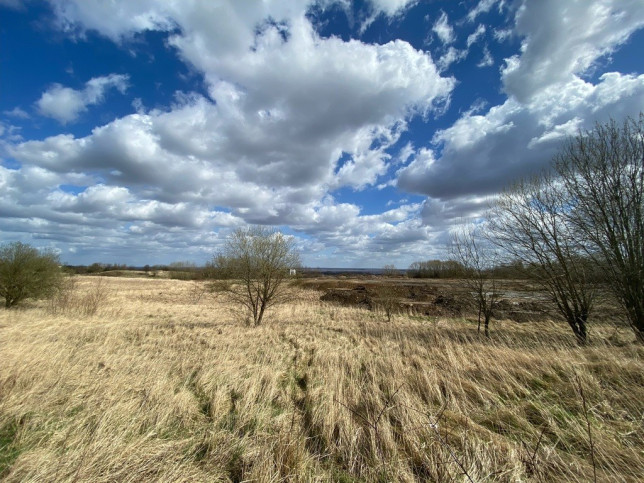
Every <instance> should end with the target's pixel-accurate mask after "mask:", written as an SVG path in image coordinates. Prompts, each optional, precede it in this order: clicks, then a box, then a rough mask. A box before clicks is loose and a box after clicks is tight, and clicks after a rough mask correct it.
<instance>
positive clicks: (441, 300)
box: [320, 280, 466, 316]
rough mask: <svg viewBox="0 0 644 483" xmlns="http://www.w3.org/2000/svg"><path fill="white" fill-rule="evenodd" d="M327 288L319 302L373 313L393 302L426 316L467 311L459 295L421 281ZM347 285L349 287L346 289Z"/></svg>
mask: <svg viewBox="0 0 644 483" xmlns="http://www.w3.org/2000/svg"><path fill="white" fill-rule="evenodd" d="M324 285H326V286H327V288H325V293H324V294H323V295H322V296H321V297H320V300H323V301H326V302H333V303H338V304H340V305H344V306H349V307H362V308H365V309H369V310H373V309H375V308H377V307H379V306H382V305H384V304H385V301H386V300H391V299H394V300H395V302H394V304H395V305H396V306H397V311H398V312H404V313H408V314H417V315H427V316H458V315H461V314H462V312H463V311H464V309H465V305H466V301H464V300H462V298H461V297H459V296H458V295H456V294H451V293H446V292H444V291H442V290H441V289H440V288H438V287H435V286H431V285H428V284H420V283H418V282H413V283H406V282H403V281H398V280H379V281H377V282H372V283H360V284H358V283H356V284H353V286H351V285H352V284H351V283H350V282H347V281H342V282H340V285H342V286H341V287H329V286H328V285H330V283H329V282H328V281H327V282H326V283H325V284H324ZM347 285H348V286H347Z"/></svg>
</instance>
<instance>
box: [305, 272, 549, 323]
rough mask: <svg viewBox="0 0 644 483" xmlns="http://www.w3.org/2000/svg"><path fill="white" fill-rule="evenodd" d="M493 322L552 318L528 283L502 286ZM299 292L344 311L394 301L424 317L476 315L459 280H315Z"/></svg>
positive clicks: (510, 282)
mask: <svg viewBox="0 0 644 483" xmlns="http://www.w3.org/2000/svg"><path fill="white" fill-rule="evenodd" d="M502 284H503V286H502V289H501V300H500V301H499V303H498V305H497V308H496V310H495V314H494V318H495V319H506V320H513V321H515V322H533V321H537V320H543V319H544V318H552V317H556V313H554V312H553V311H552V307H551V305H552V304H550V303H549V301H548V299H547V297H546V296H545V294H543V293H541V292H539V291H538V290H537V289H536V288H535V287H533V286H530V285H529V284H528V283H524V282H522V281H517V280H508V281H503V282H502ZM299 285H300V286H301V287H302V288H307V289H312V290H317V291H321V292H324V293H323V295H322V296H321V297H320V300H323V301H326V302H332V303H337V304H340V305H343V306H347V307H362V308H365V309H368V310H374V309H376V308H378V307H379V306H383V305H384V304H385V303H386V301H387V300H389V301H390V300H392V299H395V302H394V305H396V306H397V311H398V312H403V313H407V314H412V315H425V316H452V317H454V316H457V317H458V316H464V315H466V314H470V315H471V314H472V313H474V312H476V304H475V303H474V298H473V296H472V295H471V294H470V293H468V291H467V290H466V289H465V288H464V287H463V284H462V283H461V282H460V281H459V280H451V279H439V280H434V279H423V280H418V279H411V280H410V279H401V278H385V277H380V278H356V279H347V278H333V277H324V278H315V279H305V280H302V281H300V282H299Z"/></svg>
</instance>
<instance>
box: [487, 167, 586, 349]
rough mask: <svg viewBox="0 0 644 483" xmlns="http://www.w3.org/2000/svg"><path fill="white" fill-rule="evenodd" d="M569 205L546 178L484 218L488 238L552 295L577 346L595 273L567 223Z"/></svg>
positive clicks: (527, 183) (517, 190)
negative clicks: (515, 260)
mask: <svg viewBox="0 0 644 483" xmlns="http://www.w3.org/2000/svg"><path fill="white" fill-rule="evenodd" d="M570 210H571V205H570V200H569V199H568V197H567V196H566V195H565V193H564V192H563V191H562V189H561V184H560V182H559V180H558V179H557V178H556V177H554V176H553V175H552V174H551V173H548V172H544V173H543V174H542V175H541V176H539V177H535V178H533V179H530V180H523V181H521V182H519V183H517V184H516V185H515V186H513V187H512V188H510V189H509V190H507V191H505V192H504V193H503V194H502V195H501V196H500V197H499V199H498V200H497V202H496V204H495V205H494V206H493V208H492V209H491V211H490V213H489V214H488V226H489V228H490V234H491V236H490V239H491V240H492V241H493V242H494V243H497V244H498V245H499V246H500V247H501V248H502V249H503V250H504V252H505V253H506V254H507V255H509V257H510V258H512V259H518V260H521V261H522V262H523V267H524V273H525V274H526V275H527V276H529V277H530V278H532V279H534V280H536V281H537V282H538V283H539V284H541V286H542V287H543V288H544V289H545V290H546V291H547V292H548V293H549V294H550V295H551V296H552V299H553V301H554V302H555V304H556V307H557V309H558V311H559V313H560V314H561V315H562V316H563V317H564V318H565V320H566V321H567V322H568V324H569V325H570V327H571V329H572V331H573V332H574V334H575V336H576V337H577V340H578V341H579V342H580V343H585V342H586V338H587V328H586V325H587V321H588V316H589V314H590V312H591V309H592V306H593V302H594V300H595V296H596V293H597V291H596V284H595V283H594V282H595V280H594V278H595V273H594V270H593V266H592V264H591V263H589V260H588V259H587V258H585V257H584V256H583V251H582V247H581V245H580V243H579V239H578V236H577V235H576V233H575V231H574V229H573V227H572V226H571V225H570V223H568V214H569V212H570Z"/></svg>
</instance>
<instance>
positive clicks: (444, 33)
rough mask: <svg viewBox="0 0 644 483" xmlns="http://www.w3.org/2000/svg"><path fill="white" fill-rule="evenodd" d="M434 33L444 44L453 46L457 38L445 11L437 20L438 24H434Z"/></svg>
mask: <svg viewBox="0 0 644 483" xmlns="http://www.w3.org/2000/svg"><path fill="white" fill-rule="evenodd" d="M432 31H433V32H434V33H435V34H436V36H437V37H438V38H439V39H440V41H441V42H443V43H444V44H451V43H452V42H454V39H455V38H456V37H455V35H454V29H453V28H452V26H451V25H450V24H449V19H448V18H447V14H446V13H445V12H443V11H441V15H440V17H438V18H437V19H436V22H434V25H433V26H432Z"/></svg>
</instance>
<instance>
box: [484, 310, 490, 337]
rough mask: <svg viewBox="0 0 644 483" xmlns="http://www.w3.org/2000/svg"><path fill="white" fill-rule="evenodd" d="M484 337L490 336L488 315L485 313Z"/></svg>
mask: <svg viewBox="0 0 644 483" xmlns="http://www.w3.org/2000/svg"><path fill="white" fill-rule="evenodd" d="M485 337H490V315H489V314H485Z"/></svg>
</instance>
